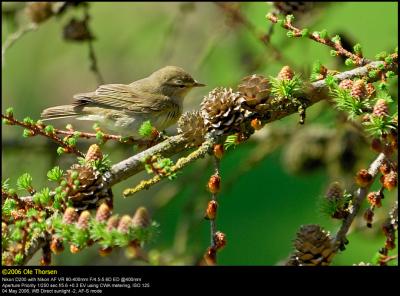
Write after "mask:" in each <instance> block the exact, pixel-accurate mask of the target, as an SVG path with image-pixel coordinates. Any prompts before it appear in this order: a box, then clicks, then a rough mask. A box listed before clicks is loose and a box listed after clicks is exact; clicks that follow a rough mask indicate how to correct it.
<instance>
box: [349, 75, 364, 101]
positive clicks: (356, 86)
mask: <svg viewBox="0 0 400 296" xmlns="http://www.w3.org/2000/svg"><path fill="white" fill-rule="evenodd" d="M351 95H352V96H353V97H355V98H357V99H359V100H363V99H365V98H366V97H367V96H368V92H367V87H366V85H365V81H364V80H362V79H359V80H357V81H355V82H354V83H353V86H352V88H351Z"/></svg>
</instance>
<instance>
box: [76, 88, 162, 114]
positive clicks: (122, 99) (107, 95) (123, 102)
mask: <svg viewBox="0 0 400 296" xmlns="http://www.w3.org/2000/svg"><path fill="white" fill-rule="evenodd" d="M74 99H75V100H76V102H75V104H76V105H91V104H93V103H94V104H101V105H103V106H104V107H108V108H113V109H126V110H129V111H131V112H138V113H152V112H157V111H161V110H165V109H166V108H167V109H168V104H169V100H167V98H166V97H165V96H161V95H159V96H158V99H156V98H155V95H150V94H146V93H140V92H138V91H136V90H133V89H132V88H131V87H129V85H125V84H105V85H101V86H99V88H97V89H96V91H95V92H91V93H81V94H77V95H75V96H74Z"/></svg>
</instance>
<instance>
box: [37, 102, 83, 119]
mask: <svg viewBox="0 0 400 296" xmlns="http://www.w3.org/2000/svg"><path fill="white" fill-rule="evenodd" d="M77 115H79V113H77V110H76V106H74V105H62V106H56V107H51V108H47V109H45V110H43V112H42V114H41V115H40V116H41V117H42V118H43V120H49V119H61V118H67V117H74V116H77Z"/></svg>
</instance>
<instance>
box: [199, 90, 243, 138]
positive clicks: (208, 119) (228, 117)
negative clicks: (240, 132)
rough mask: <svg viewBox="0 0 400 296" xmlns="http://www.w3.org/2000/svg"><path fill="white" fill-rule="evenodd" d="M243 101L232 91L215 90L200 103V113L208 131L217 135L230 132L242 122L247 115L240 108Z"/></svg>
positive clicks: (238, 94) (239, 95) (240, 96)
mask: <svg viewBox="0 0 400 296" xmlns="http://www.w3.org/2000/svg"><path fill="white" fill-rule="evenodd" d="M243 102H245V99H244V98H243V97H242V95H241V94H240V93H237V92H233V91H232V89H226V88H216V89H214V90H212V91H211V92H210V93H209V94H208V96H206V97H204V99H203V102H202V103H201V113H202V115H203V118H204V122H205V125H206V127H207V129H208V130H215V132H216V134H217V135H222V134H224V133H225V132H228V131H230V132H231V131H232V130H233V129H235V128H237V127H238V126H239V125H240V123H242V121H243V120H244V118H245V116H247V113H246V112H245V110H244V109H243V108H242V106H241V105H242V103H243Z"/></svg>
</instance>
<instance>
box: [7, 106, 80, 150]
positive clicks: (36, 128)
mask: <svg viewBox="0 0 400 296" xmlns="http://www.w3.org/2000/svg"><path fill="white" fill-rule="evenodd" d="M1 118H2V119H5V120H7V121H8V124H11V125H14V124H15V125H19V126H21V127H24V128H26V129H29V130H30V131H31V132H32V133H33V134H32V135H31V136H35V135H37V134H39V135H42V136H45V137H46V138H49V139H51V140H52V141H54V142H56V143H57V144H58V145H60V146H61V147H63V148H64V149H65V152H66V153H74V154H76V155H78V156H81V157H83V156H85V155H84V154H83V153H82V152H81V151H79V150H78V149H77V148H76V147H75V146H72V145H68V144H67V143H65V142H64V141H63V140H62V139H61V138H59V137H57V135H55V134H54V133H46V131H45V130H44V125H43V126H40V125H38V124H30V123H25V122H22V121H19V120H17V119H15V118H14V117H13V116H7V115H4V114H1Z"/></svg>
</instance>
